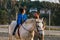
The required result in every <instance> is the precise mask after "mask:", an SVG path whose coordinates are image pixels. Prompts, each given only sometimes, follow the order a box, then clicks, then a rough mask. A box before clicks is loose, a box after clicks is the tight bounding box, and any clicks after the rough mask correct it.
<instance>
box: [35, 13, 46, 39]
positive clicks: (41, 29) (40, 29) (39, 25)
mask: <svg viewBox="0 0 60 40" xmlns="http://www.w3.org/2000/svg"><path fill="white" fill-rule="evenodd" d="M34 16H35V18H36V28H37V31H38V33H39V35H40V37H38V38H39V40H44V28H45V27H44V26H43V25H42V24H43V22H42V21H41V20H42V19H40V15H39V13H38V12H35V14H34ZM41 22H42V23H41Z"/></svg>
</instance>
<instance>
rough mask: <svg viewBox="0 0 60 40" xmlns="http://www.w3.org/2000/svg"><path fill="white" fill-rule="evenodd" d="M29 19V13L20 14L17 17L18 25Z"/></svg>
mask: <svg viewBox="0 0 60 40" xmlns="http://www.w3.org/2000/svg"><path fill="white" fill-rule="evenodd" d="M26 20H27V15H26V14H24V15H23V14H18V18H17V25H20V24H21V25H22V23H23V22H25V21H26Z"/></svg>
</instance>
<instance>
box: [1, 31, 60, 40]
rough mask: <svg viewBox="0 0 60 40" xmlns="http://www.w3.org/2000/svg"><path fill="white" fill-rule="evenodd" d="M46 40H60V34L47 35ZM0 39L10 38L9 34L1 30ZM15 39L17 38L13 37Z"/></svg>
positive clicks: (6, 39) (7, 39)
mask: <svg viewBox="0 0 60 40" xmlns="http://www.w3.org/2000/svg"><path fill="white" fill-rule="evenodd" d="M44 39H45V40H60V36H52V35H46V36H45V37H44ZM0 40H9V34H8V33H4V32H3V33H1V32H0ZM13 40H16V39H15V38H13Z"/></svg>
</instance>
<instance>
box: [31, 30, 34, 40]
mask: <svg viewBox="0 0 60 40" xmlns="http://www.w3.org/2000/svg"><path fill="white" fill-rule="evenodd" d="M31 40H34V31H33V32H32V37H31Z"/></svg>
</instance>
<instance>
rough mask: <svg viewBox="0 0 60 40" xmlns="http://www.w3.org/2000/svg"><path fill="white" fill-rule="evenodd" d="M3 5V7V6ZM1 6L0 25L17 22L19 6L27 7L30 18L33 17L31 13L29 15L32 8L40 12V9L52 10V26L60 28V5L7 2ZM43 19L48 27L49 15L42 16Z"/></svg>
mask: <svg viewBox="0 0 60 40" xmlns="http://www.w3.org/2000/svg"><path fill="white" fill-rule="evenodd" d="M1 4H2V5H1ZM1 4H0V24H9V23H11V21H12V20H16V12H18V9H19V6H26V7H27V14H29V15H30V17H33V16H32V14H31V13H29V9H30V8H37V9H38V11H39V10H40V9H49V10H51V25H52V26H60V4H57V3H50V2H39V1H35V2H22V1H19V2H16V3H15V4H11V1H9V0H6V1H4V2H1ZM41 17H44V18H46V19H45V21H46V23H47V25H48V18H49V16H48V14H41Z"/></svg>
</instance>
